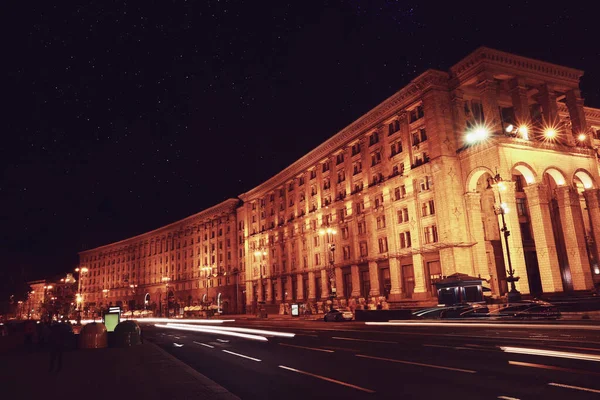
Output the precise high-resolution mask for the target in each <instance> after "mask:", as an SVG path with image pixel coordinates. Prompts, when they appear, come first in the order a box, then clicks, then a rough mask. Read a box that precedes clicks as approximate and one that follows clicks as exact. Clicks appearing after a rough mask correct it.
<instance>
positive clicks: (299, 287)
mask: <svg viewBox="0 0 600 400" xmlns="http://www.w3.org/2000/svg"><path fill="white" fill-rule="evenodd" d="M296 282H298V284H297V285H296V290H297V291H298V293H296V299H297V300H304V279H302V274H298V275H296Z"/></svg>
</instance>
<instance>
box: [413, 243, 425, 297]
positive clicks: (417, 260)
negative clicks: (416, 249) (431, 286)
mask: <svg viewBox="0 0 600 400" xmlns="http://www.w3.org/2000/svg"><path fill="white" fill-rule="evenodd" d="M412 261H413V270H414V272H415V293H414V294H413V297H414V298H415V299H425V298H427V297H428V296H429V291H428V290H427V289H428V288H427V285H426V284H425V263H424V262H423V255H422V254H413V256H412Z"/></svg>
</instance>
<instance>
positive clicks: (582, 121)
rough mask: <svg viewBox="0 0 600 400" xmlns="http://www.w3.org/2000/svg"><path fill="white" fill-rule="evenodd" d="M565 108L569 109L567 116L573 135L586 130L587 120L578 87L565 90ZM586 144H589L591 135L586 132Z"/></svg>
mask: <svg viewBox="0 0 600 400" xmlns="http://www.w3.org/2000/svg"><path fill="white" fill-rule="evenodd" d="M566 103H567V108H568V109H569V117H570V118H571V124H572V127H573V132H572V133H573V135H578V134H579V133H586V134H587V133H588V132H587V130H588V129H587V121H586V118H585V112H584V111H583V99H582V98H581V94H580V92H579V90H578V89H573V90H570V91H568V92H567V98H566ZM586 142H587V144H588V145H591V143H592V137H591V135H589V134H588V138H587V141H586Z"/></svg>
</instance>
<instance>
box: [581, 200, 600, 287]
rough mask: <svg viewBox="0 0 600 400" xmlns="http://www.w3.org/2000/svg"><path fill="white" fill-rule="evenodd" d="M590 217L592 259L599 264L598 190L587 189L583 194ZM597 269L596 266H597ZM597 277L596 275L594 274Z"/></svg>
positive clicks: (599, 202) (599, 207) (599, 221)
mask: <svg viewBox="0 0 600 400" xmlns="http://www.w3.org/2000/svg"><path fill="white" fill-rule="evenodd" d="M583 196H584V197H585V202H586V206H587V210H588V214H589V216H590V225H591V235H592V238H593V239H594V244H595V246H593V247H594V249H593V250H594V251H595V254H594V258H595V260H596V263H599V262H600V189H587V190H586V191H584V192H583ZM597 267H598V266H597ZM596 275H597V274H596Z"/></svg>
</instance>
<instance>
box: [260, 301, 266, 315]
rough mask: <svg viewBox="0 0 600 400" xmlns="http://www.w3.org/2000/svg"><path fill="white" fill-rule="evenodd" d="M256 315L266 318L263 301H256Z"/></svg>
mask: <svg viewBox="0 0 600 400" xmlns="http://www.w3.org/2000/svg"><path fill="white" fill-rule="evenodd" d="M258 317H259V318H267V307H266V303H265V302H264V301H259V302H258Z"/></svg>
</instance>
